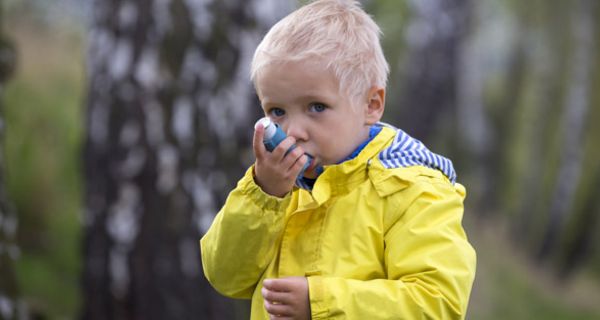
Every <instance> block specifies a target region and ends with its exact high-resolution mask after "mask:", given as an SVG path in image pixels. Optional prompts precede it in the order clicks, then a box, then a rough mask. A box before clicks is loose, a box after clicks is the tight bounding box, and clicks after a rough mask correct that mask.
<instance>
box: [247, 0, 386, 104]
mask: <svg viewBox="0 0 600 320" xmlns="http://www.w3.org/2000/svg"><path fill="white" fill-rule="evenodd" d="M380 35H381V30H380V29H379V26H377V24H376V23H375V22H374V21H373V19H371V17H370V16H369V15H368V14H367V13H366V12H365V11H364V10H363V9H362V8H361V6H360V4H359V3H358V1H352V0H317V1H314V2H312V3H310V4H308V5H306V6H303V7H301V8H300V9H298V10H296V11H294V12H292V13H291V14H289V15H288V16H287V17H285V18H283V19H282V20H280V21H279V22H278V23H277V24H275V25H274V26H273V27H272V28H271V30H269V32H268V33H267V34H266V35H265V37H264V39H263V40H262V41H261V43H260V44H259V45H258V47H257V48H256V51H255V53H254V57H253V59H252V64H251V68H250V73H251V74H250V78H251V79H252V82H253V83H254V84H255V86H256V78H257V76H258V74H259V73H260V71H261V69H262V68H263V67H264V66H266V65H269V64H272V63H285V62H292V61H294V62H297V61H307V62H313V61H314V62H317V63H320V64H323V66H324V67H325V68H328V69H330V70H331V71H332V72H333V74H334V75H335V77H336V78H337V80H338V81H339V88H340V90H341V92H344V93H346V94H348V95H349V96H350V97H351V98H354V99H360V98H362V97H363V96H364V95H365V94H366V93H367V90H369V89H370V88H371V87H372V86H378V87H383V88H385V86H386V84H387V77H388V72H389V66H388V63H387V61H386V60H385V56H384V55H383V50H382V48H381V44H380V43H379V36H380Z"/></svg>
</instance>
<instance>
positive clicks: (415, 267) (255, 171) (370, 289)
mask: <svg viewBox="0 0 600 320" xmlns="http://www.w3.org/2000/svg"><path fill="white" fill-rule="evenodd" d="M379 33H380V31H379V28H378V27H377V25H376V24H375V23H374V22H373V21H372V19H371V18H370V17H369V16H368V15H367V14H366V13H365V12H364V11H363V10H362V9H361V8H360V7H359V5H358V3H357V2H355V1H349V0H347V1H344V0H318V1H314V2H312V3H310V4H308V5H306V6H304V7H302V8H300V9H298V10H297V11H295V12H293V13H292V14H290V15H289V16H287V17H286V18H284V19H283V20H281V21H280V22H278V23H277V24H276V25H275V26H273V28H272V29H271V30H270V31H269V32H268V33H267V35H266V36H265V38H264V39H263V41H262V42H261V44H260V45H259V46H258V48H257V49H256V52H255V55H254V58H253V61H252V68H251V72H252V74H251V77H252V81H253V82H254V85H255V88H256V91H257V94H258V96H259V98H260V101H261V104H262V108H263V109H264V112H265V114H266V116H268V117H269V118H270V119H271V120H272V121H274V122H276V123H278V124H279V125H280V126H281V127H282V128H283V130H284V131H285V132H286V133H287V135H288V137H287V138H286V139H285V140H283V141H282V142H281V143H280V144H279V146H277V147H276V148H275V149H274V150H273V151H272V152H268V151H267V150H266V149H265V146H264V145H263V141H262V140H263V135H264V128H263V127H262V126H261V125H257V127H256V131H255V134H254V142H253V143H254V153H255V156H256V162H255V163H254V165H253V166H252V167H251V168H250V169H249V170H248V171H247V173H246V175H245V176H244V177H243V178H242V179H241V180H240V181H239V183H238V186H237V187H236V188H235V189H234V190H233V191H232V192H231V193H230V195H229V197H228V199H227V201H226V203H225V205H224V206H223V208H222V209H221V211H220V212H219V213H218V214H217V216H216V218H215V220H214V222H213V224H212V226H211V227H210V229H209V230H208V232H207V233H206V235H205V236H204V237H203V238H202V240H201V251H202V264H203V267H204V273H205V275H206V277H207V279H208V280H209V282H210V283H211V284H212V285H213V286H214V287H215V289H217V290H218V291H219V292H220V293H222V294H224V295H227V296H230V297H235V298H252V310H251V318H252V319H269V318H270V319H311V318H312V319H334V318H335V319H425V318H426V319H462V318H464V317H465V312H466V309H467V302H468V299H469V294H470V291H471V285H472V282H473V278H474V274H475V252H474V250H473V248H472V247H471V246H470V244H469V243H468V241H467V239H466V236H465V233H464V231H463V228H462V225H461V219H462V214H463V199H464V196H465V190H464V188H463V187H462V186H461V185H459V184H455V173H454V170H453V168H452V164H451V162H450V161H449V160H448V159H446V158H444V157H441V156H439V155H436V154H434V153H432V152H430V151H429V150H428V149H426V148H425V147H424V146H423V145H422V144H421V143H420V142H419V141H417V140H414V139H412V138H411V137H409V136H408V135H406V134H405V133H404V132H402V131H401V130H398V129H395V128H392V127H390V126H388V125H384V124H382V123H380V122H379V120H380V118H381V116H382V114H383V110H384V102H385V86H386V81H387V74H388V65H387V62H386V61H385V58H384V56H383V53H382V49H381V47H380V43H379ZM293 145H295V146H296V147H295V148H291V147H292V146H293ZM289 149H291V150H289ZM309 156H310V158H309ZM309 159H310V160H309ZM309 161H310V165H308V168H307V169H306V170H305V171H304V174H303V176H300V177H297V176H298V174H299V173H300V172H301V170H303V167H304V165H305V163H307V162H309Z"/></svg>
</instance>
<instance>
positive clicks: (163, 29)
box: [82, 0, 291, 319]
mask: <svg viewBox="0 0 600 320" xmlns="http://www.w3.org/2000/svg"><path fill="white" fill-rule="evenodd" d="M290 9H291V4H290V3H289V2H286V1H273V0H253V1H244V0H237V1H210V0H209V1H186V0H170V1H161V0H152V1H142V0H137V1H124V0H123V1H119V0H114V1H100V0H98V1H95V3H94V10H93V12H94V17H93V23H92V26H91V30H90V37H89V53H88V60H89V63H88V72H89V76H88V77H89V95H88V101H87V118H86V124H87V133H86V142H85V150H84V157H85V180H86V193H85V206H86V210H85V219H84V223H85V239H84V241H85V243H84V255H85V262H84V273H83V286H84V307H83V314H82V317H83V318H84V319H210V318H214V319H231V318H236V317H237V318H240V317H242V316H245V315H243V314H236V312H237V313H239V311H236V310H237V308H234V307H232V303H231V301H230V300H226V299H224V298H222V297H220V296H219V295H218V294H217V293H216V292H215V291H214V290H213V289H212V288H211V287H210V285H209V284H208V283H207V281H206V280H205V278H204V276H203V273H202V267H201V260H200V254H199V246H198V240H199V239H200V237H201V235H202V234H203V232H204V231H206V229H207V228H208V226H210V223H211V221H212V219H213V217H214V215H215V214H216V212H217V210H218V208H219V207H220V206H221V204H222V203H223V202H224V199H225V197H226V196H227V193H228V192H229V190H230V189H231V188H232V187H233V186H234V184H235V182H236V181H237V180H238V179H239V178H240V177H241V175H242V173H243V171H244V170H245V168H246V167H247V166H248V165H249V164H250V163H251V161H252V151H251V148H250V147H249V146H250V143H251V137H252V124H253V122H254V119H256V118H258V116H259V111H260V108H259V107H258V104H257V101H256V98H255V95H254V92H253V90H252V86H251V84H250V82H249V80H248V76H247V74H248V72H249V71H248V70H249V62H250V58H251V57H252V54H253V50H254V48H255V46H256V45H257V43H258V41H259V40H260V37H261V36H262V34H263V33H264V32H265V31H266V28H267V27H268V26H270V25H271V24H272V23H273V22H274V21H275V20H276V19H277V18H279V17H280V16H282V15H283V14H284V13H286V12H287V11H289V10H290ZM242 313H243V312H242ZM246 317H247V316H246Z"/></svg>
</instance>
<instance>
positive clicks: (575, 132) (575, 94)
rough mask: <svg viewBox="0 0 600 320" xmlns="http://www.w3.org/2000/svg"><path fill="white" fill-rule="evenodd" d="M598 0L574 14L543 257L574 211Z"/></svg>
mask: <svg viewBox="0 0 600 320" xmlns="http://www.w3.org/2000/svg"><path fill="white" fill-rule="evenodd" d="M596 5H597V4H596V2H595V1H593V0H578V1H576V2H575V5H574V10H573V12H572V14H573V16H572V17H571V19H570V20H571V22H572V32H573V39H574V49H573V50H574V51H573V56H572V57H571V59H570V68H571V72H570V75H569V81H568V82H567V84H568V87H567V95H566V99H565V103H564V108H563V110H564V114H563V116H562V123H561V127H560V130H561V137H562V139H561V141H560V143H561V146H562V147H561V152H560V162H559V167H558V174H557V179H556V184H555V188H554V193H553V196H552V197H551V204H550V210H549V213H548V224H547V226H546V229H545V233H544V237H543V239H542V245H541V248H540V251H539V258H540V259H544V258H546V257H547V256H548V255H550V254H552V253H553V252H554V250H555V246H556V243H557V242H558V239H559V237H560V234H561V232H562V231H563V228H564V225H565V223H566V222H567V221H568V220H569V216H570V213H571V212H573V204H574V201H575V191H576V188H577V186H578V185H579V181H580V178H581V173H582V169H583V168H582V164H583V159H582V158H583V149H584V148H583V145H582V143H581V142H582V141H583V140H584V139H583V136H584V132H585V131H584V129H585V126H586V117H587V114H588V110H589V108H590V96H591V90H592V88H591V84H592V70H593V67H594V50H595V49H596V43H595V42H596V41H595V40H596V38H595V34H594V31H595V30H596V29H595V23H596V19H594V13H595V7H596Z"/></svg>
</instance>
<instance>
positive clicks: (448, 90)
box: [399, 0, 469, 150]
mask: <svg viewBox="0 0 600 320" xmlns="http://www.w3.org/2000/svg"><path fill="white" fill-rule="evenodd" d="M408 3H409V6H410V8H411V10H412V12H413V13H412V18H411V20H410V23H409V24H408V26H407V29H406V30H407V31H406V37H407V46H408V49H407V50H408V53H407V54H408V58H407V60H406V63H405V65H404V67H403V68H404V70H405V71H404V72H405V73H406V74H405V77H404V85H403V89H402V92H403V94H402V95H401V99H400V107H401V109H402V113H401V115H400V117H399V119H400V121H399V122H400V124H401V127H402V128H403V129H405V130H406V131H407V132H408V133H409V134H412V135H414V136H415V137H416V138H418V139H422V140H425V141H431V140H432V139H433V138H434V137H435V136H440V135H439V134H438V133H440V131H439V129H440V128H444V127H445V125H447V124H449V123H452V122H453V121H452V119H453V113H454V112H455V111H456V100H457V81H458V79H457V74H458V69H459V63H460V60H459V53H460V51H459V50H460V48H461V46H460V45H461V42H462V41H463V38H464V36H465V31H466V29H467V26H468V18H469V1H468V0H451V1H443V0H432V1H419V0H411V1H408ZM448 120H450V121H448ZM438 150H439V148H438Z"/></svg>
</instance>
